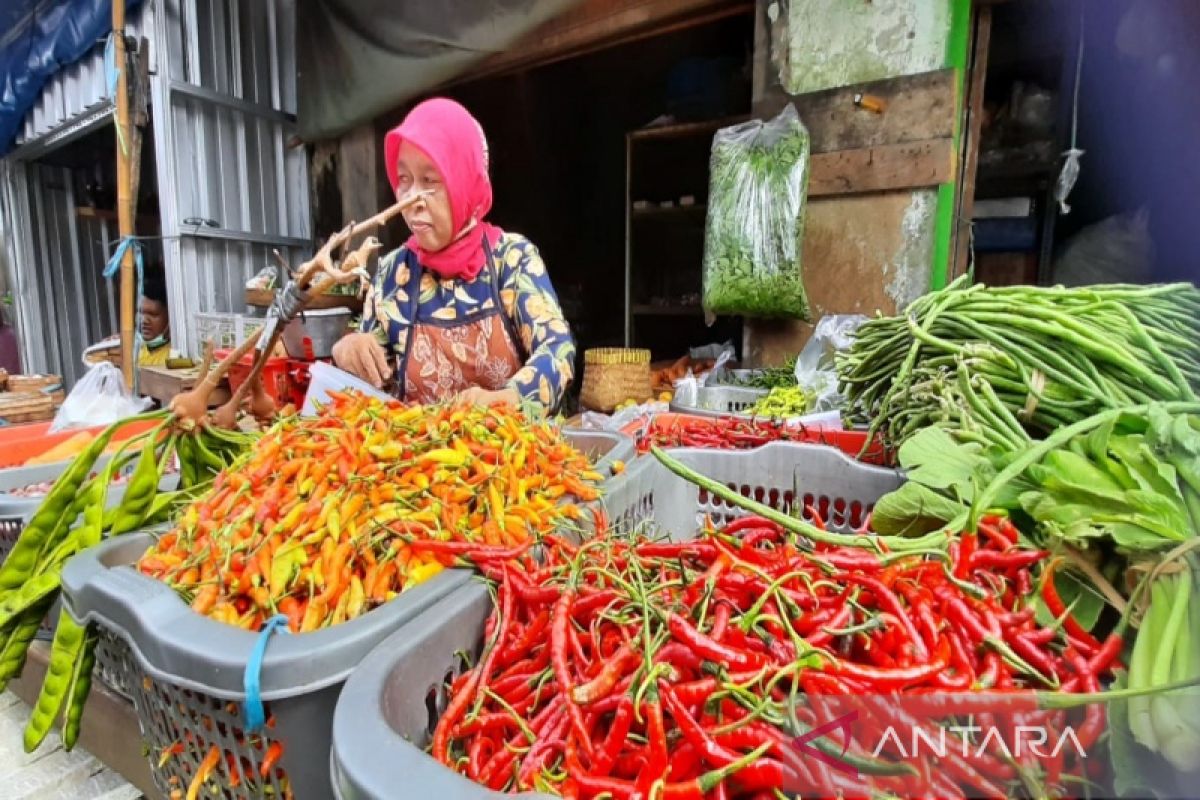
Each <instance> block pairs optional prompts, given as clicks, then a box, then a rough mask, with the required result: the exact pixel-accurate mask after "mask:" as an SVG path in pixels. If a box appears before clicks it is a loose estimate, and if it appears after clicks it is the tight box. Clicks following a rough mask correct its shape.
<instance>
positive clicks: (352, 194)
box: [337, 122, 383, 247]
mask: <svg viewBox="0 0 1200 800" xmlns="http://www.w3.org/2000/svg"><path fill="white" fill-rule="evenodd" d="M382 148H383V142H382V140H381V138H380V137H379V136H377V135H376V134H375V125H374V124H373V123H370V122H368V123H366V124H365V125H359V126H358V127H357V128H355V129H354V130H352V131H350V132H349V133H347V134H345V135H344V136H342V138H340V139H339V140H338V158H337V184H338V191H339V192H340V194H341V196H342V224H343V225H348V224H350V223H351V222H358V221H360V220H364V219H367V218H368V217H370V216H372V215H373V214H375V212H376V211H378V210H379V207H378V206H377V205H376V203H377V198H378V196H379V192H380V187H379V183H380V172H379V162H380V160H381V159H380V156H379V151H380V150H382ZM365 236H366V234H363V235H362V237H358V238H363V237H365ZM355 244H356V242H351V243H350V246H352V247H353V246H354V245H355Z"/></svg>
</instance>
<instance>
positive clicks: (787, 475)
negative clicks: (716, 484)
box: [600, 442, 904, 539]
mask: <svg viewBox="0 0 1200 800" xmlns="http://www.w3.org/2000/svg"><path fill="white" fill-rule="evenodd" d="M671 455H672V457H674V458H675V459H676V460H678V461H681V462H682V463H684V464H685V465H687V466H688V467H691V468H692V469H694V470H696V471H697V472H699V473H701V474H702V475H705V476H707V477H709V478H712V479H713V480H716V481H720V482H721V483H723V484H725V485H726V486H728V487H729V488H731V489H735V490H736V491H738V492H739V493H740V494H742V496H744V497H752V498H754V499H755V500H758V501H759V502H762V503H765V504H766V505H768V506H770V507H771V508H774V509H776V510H778V511H784V512H787V513H799V514H800V516H802V517H803V518H805V519H811V517H812V515H811V514H810V513H809V511H808V508H809V507H811V508H812V509H814V510H815V511H816V512H817V513H818V514H820V515H821V518H822V519H823V520H824V522H825V524H826V526H827V527H829V529H830V530H837V531H842V532H846V531H850V530H853V529H855V528H858V527H860V526H861V525H862V523H863V521H864V520H865V519H866V517H867V515H868V514H869V513H870V512H871V509H872V508H874V507H875V502H876V501H877V500H878V499H879V498H880V497H881V496H883V495H884V494H886V493H887V492H890V491H892V490H893V489H896V488H898V487H899V486H900V484H901V483H903V482H904V479H903V477H902V476H901V475H900V473H899V472H898V471H896V470H893V469H886V468H884V467H875V466H870V465H867V464H863V463H860V462H858V461H855V460H853V459H852V458H850V457H849V456H847V455H846V454H845V453H843V452H842V451H840V450H838V449H837V448H834V447H829V446H827V445H820V444H801V443H797V442H771V443H770V444H766V445H764V446H762V447H760V448H758V449H755V450H704V449H698V448H679V449H674V450H671ZM600 502H601V506H602V507H603V508H604V510H605V512H606V514H607V516H608V520H609V524H610V525H611V526H612V527H613V528H614V529H618V530H629V529H632V528H634V527H636V526H637V525H640V524H642V523H644V522H646V521H650V520H652V521H653V522H654V523H655V525H656V527H657V528H658V529H659V530H661V531H663V532H666V533H668V534H670V536H671V537H672V538H675V539H690V538H692V537H693V536H695V535H696V531H697V529H698V528H699V527H700V525H701V524H702V523H703V522H704V518H705V517H706V516H707V517H709V518H710V519H711V520H712V521H713V523H714V524H716V525H721V524H723V523H726V522H728V521H729V520H731V519H734V518H736V517H739V516H742V515H743V514H744V513H745V512H743V511H742V510H741V509H739V508H737V507H736V506H732V505H730V504H728V503H726V502H724V501H722V500H719V499H717V498H715V497H712V496H710V495H709V494H708V492H705V491H703V490H702V489H700V488H699V487H697V486H695V485H694V484H691V483H688V482H687V481H685V480H684V479H683V478H680V477H678V476H677V475H675V474H674V473H672V472H670V471H669V470H668V469H667V468H666V467H664V466H663V465H662V464H661V463H660V462H659V461H658V459H656V458H654V456H647V457H645V458H641V459H639V460H638V462H637V463H636V464H634V465H633V466H632V467H630V469H629V470H628V471H627V472H626V473H625V475H623V476H621V477H620V478H617V479H614V480H612V481H610V482H609V484H608V491H607V492H606V493H605V496H604V498H603V499H602V500H601V501H600Z"/></svg>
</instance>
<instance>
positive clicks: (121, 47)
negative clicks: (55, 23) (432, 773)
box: [112, 0, 137, 388]
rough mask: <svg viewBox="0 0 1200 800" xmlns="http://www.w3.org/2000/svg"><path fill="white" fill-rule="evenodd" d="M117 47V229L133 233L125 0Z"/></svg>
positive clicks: (130, 299) (124, 308)
mask: <svg viewBox="0 0 1200 800" xmlns="http://www.w3.org/2000/svg"><path fill="white" fill-rule="evenodd" d="M112 24H113V45H114V47H113V50H114V53H115V56H116V58H115V60H116V68H117V75H118V78H117V230H118V232H119V233H120V235H121V237H122V238H124V237H126V236H132V235H133V212H134V203H135V198H134V196H133V189H132V187H131V185H130V184H131V178H132V176H131V170H130V163H129V160H130V156H131V155H132V153H131V147H132V145H133V141H132V135H131V130H130V125H129V74H128V73H129V64H128V62H127V60H126V58H125V0H113V4H112ZM133 268H134V258H133V250H132V248H130V249H126V251H125V256H124V258H122V259H121V373H122V374H123V375H124V376H125V385H126V386H129V387H130V388H133V370H134V364H133V361H134V357H135V354H134V338H133V320H134V313H133V304H134V302H135V298H134V296H133V287H134V285H135V283H136V281H137V277H136V276H135V275H134V271H133Z"/></svg>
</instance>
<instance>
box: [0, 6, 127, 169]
mask: <svg viewBox="0 0 1200 800" xmlns="http://www.w3.org/2000/svg"><path fill="white" fill-rule="evenodd" d="M141 4H142V0H127V3H126V6H127V9H126V14H131V13H132V12H134V11H136V10H137V9H138V7H139V6H141ZM111 30H112V0H4V2H0V31H3V33H0V155H4V154H5V153H7V152H8V151H9V150H10V149H11V148H12V145H13V140H14V139H15V138H16V135H17V131H18V130H20V128H21V121H22V120H23V119H24V118H25V114H26V112H28V111H29V109H30V108H32V107H33V105H34V103H35V102H37V98H38V93H39V92H41V91H42V87H43V86H44V85H45V84H46V81H47V80H48V79H49V78H50V77H51V76H52V75H54V73H56V72H58V71H59V70H60V69H62V68H63V67H66V66H69V65H71V64H73V63H75V62H76V61H78V60H79V59H81V58H83V56H85V55H86V54H87V53H88V51H89V50H91V49H92V48H93V47H95V46H96V44H97V43H98V42H99V41H100V40H102V39H104V38H105V37H106V36H107V35H108V32H109V31H111Z"/></svg>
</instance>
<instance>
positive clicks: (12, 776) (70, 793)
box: [0, 692, 142, 800]
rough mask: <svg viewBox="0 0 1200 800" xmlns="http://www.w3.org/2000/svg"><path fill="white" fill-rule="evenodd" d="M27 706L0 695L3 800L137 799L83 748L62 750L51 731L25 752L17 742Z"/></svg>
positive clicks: (137, 795)
mask: <svg viewBox="0 0 1200 800" xmlns="http://www.w3.org/2000/svg"><path fill="white" fill-rule="evenodd" d="M28 719H29V707H28V706H26V705H25V704H24V703H22V702H21V701H20V700H19V699H18V698H17V697H16V696H15V695H13V694H12V693H11V692H5V693H4V694H2V695H0V787H3V790H2V792H0V793H2V794H3V798H4V800H142V794H141V792H139V791H138V790H137V789H135V788H134V787H133V786H132V785H130V784H129V783H127V782H126V781H125V779H124V778H122V777H121V776H120V775H118V774H117V773H115V772H113V771H112V770H111V769H109V768H108V767H106V766H104V765H103V764H102V763H100V761H98V760H97V759H96V758H94V757H93V756H91V755H89V754H88V753H86V752H85V751H84V750H83V749H81V748H79V747H76V748H75V749H74V750H72V751H71V752H70V753H68V752H66V751H65V750H63V749H62V744H61V742H60V741H59V738H58V734H57V733H51V734H50V735H49V736H48V737H46V741H45V742H43V743H42V746H41V747H40V748H38V750H37V751H36V752H34V753H32V754H27V753H26V752H25V751H24V749H23V747H22V745H21V739H22V735H23V733H24V730H25V723H26V722H27V721H28Z"/></svg>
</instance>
